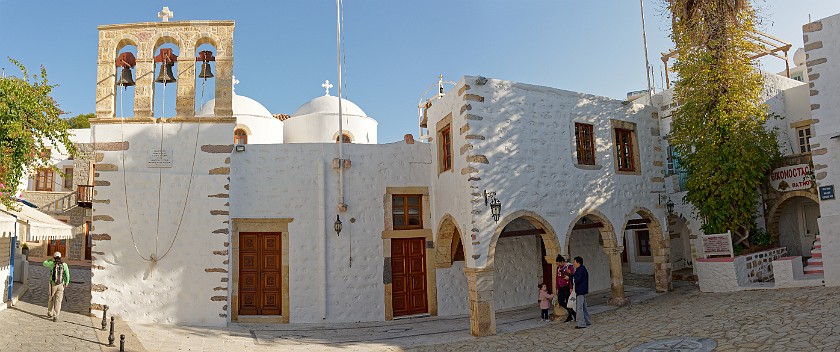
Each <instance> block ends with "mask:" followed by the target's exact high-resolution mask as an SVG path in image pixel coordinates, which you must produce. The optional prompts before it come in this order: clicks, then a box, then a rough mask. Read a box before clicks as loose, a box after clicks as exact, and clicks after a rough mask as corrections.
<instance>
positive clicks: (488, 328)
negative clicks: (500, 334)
mask: <svg viewBox="0 0 840 352" xmlns="http://www.w3.org/2000/svg"><path fill="white" fill-rule="evenodd" d="M464 274H466V276H467V285H468V286H469V290H470V292H469V300H470V334H472V335H473V336H475V337H482V336H490V335H495V334H496V310H495V307H494V305H493V279H494V271H493V269H475V268H464Z"/></svg>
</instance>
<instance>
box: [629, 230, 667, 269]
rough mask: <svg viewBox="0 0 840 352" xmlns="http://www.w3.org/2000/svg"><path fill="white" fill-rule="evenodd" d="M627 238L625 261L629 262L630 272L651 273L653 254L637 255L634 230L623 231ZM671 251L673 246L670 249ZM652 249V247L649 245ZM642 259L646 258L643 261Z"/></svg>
mask: <svg viewBox="0 0 840 352" xmlns="http://www.w3.org/2000/svg"><path fill="white" fill-rule="evenodd" d="M624 236H625V237H626V238H627V242H626V243H627V247H626V248H627V262H628V264H630V272H632V273H636V274H645V275H653V256H648V257H641V258H639V257H638V253H636V252H638V248H639V247H638V245H637V244H636V242H637V241H636V239H637V238H636V231H635V230H630V231H624ZM671 250H672V251H673V248H672V249H671ZM651 251H653V247H651ZM644 259H648V260H647V261H645V260H644Z"/></svg>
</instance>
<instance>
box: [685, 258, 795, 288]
mask: <svg viewBox="0 0 840 352" xmlns="http://www.w3.org/2000/svg"><path fill="white" fill-rule="evenodd" d="M785 255H787V249H786V248H774V249H770V250H766V251H761V252H757V253H750V254H747V255H741V256H737V257H734V258H698V259H697V260H696V261H695V264H694V271H695V273H696V274H697V279H698V282H699V284H700V291H702V292H731V291H740V290H743V289H746V286H748V285H749V284H750V283H756V282H766V281H770V280H773V264H772V263H773V260H776V259H778V258H781V257H784V256H785Z"/></svg>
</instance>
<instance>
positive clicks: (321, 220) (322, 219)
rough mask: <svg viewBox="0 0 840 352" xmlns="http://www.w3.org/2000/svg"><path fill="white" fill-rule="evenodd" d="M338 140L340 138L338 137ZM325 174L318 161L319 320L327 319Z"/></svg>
mask: <svg viewBox="0 0 840 352" xmlns="http://www.w3.org/2000/svg"><path fill="white" fill-rule="evenodd" d="M339 138H340V136H339ZM324 179H325V174H324V161H323V160H321V159H318V206H319V208H318V209H320V211H319V212H318V224H320V226H319V227H318V229H319V231H320V232H321V233H320V235H321V243H320V245H321V250H320V251H319V252H320V253H319V258H318V259H319V260H320V262H321V263H323V264H322V267H321V280H320V282H321V292H320V295H321V297H320V298H321V302H322V305H321V319H327V229H326V226H327V205H326V200H327V198H326V195H325V194H324V186H325V182H324Z"/></svg>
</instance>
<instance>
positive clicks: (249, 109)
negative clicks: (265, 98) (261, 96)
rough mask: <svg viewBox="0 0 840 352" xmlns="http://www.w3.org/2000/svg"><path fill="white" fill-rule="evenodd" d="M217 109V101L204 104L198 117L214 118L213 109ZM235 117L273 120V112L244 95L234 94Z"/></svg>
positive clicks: (212, 100)
mask: <svg viewBox="0 0 840 352" xmlns="http://www.w3.org/2000/svg"><path fill="white" fill-rule="evenodd" d="M215 108H216V99H215V98H214V99H210V101H208V102H206V103H204V105H202V106H201V110H200V111H199V112H198V116H214V113H213V109H215ZM233 116H255V117H265V118H269V119H273V118H274V117H273V116H272V115H271V112H270V111H268V109H266V108H265V106H263V105H262V104H260V103H259V102H257V101H256V100H254V99H251V98H248V97H246V96H244V95H237V94H236V93H233Z"/></svg>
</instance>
